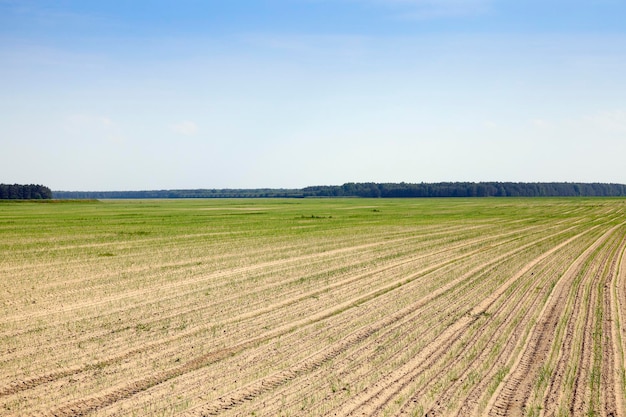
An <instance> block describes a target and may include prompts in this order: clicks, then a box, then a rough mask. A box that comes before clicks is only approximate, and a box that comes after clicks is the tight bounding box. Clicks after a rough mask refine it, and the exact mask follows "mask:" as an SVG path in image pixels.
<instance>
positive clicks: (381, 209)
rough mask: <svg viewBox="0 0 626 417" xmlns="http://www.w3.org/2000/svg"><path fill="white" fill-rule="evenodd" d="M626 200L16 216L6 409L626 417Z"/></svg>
mask: <svg viewBox="0 0 626 417" xmlns="http://www.w3.org/2000/svg"><path fill="white" fill-rule="evenodd" d="M625 252H626V201H625V200H624V199H601V198H590V199H583V198H578V199H565V198H559V199H548V198H546V199H530V198H527V199H513V198H489V199H291V200H290V199H255V200H241V199H240V200H228V199H213V200H202V199H193V200H132V201H131V200H127V201H125V200H116V201H102V202H97V201H87V202H80V201H72V202H67V203H64V204H36V203H10V202H7V203H2V204H0V317H2V320H0V415H2V416H25V415H38V416H74V415H90V416H91V415H92V416H172V415H179V416H204V415H224V416H236V415H237V416H246V415H248V416H324V415H327V416H357V415H358V416H362V415H377V416H423V415H429V416H432V415H444V416H485V415H489V416H625V415H626V411H625V410H626V401H625V400H626V372H625V360H626V357H625V352H626V259H625V258H624V253H625Z"/></svg>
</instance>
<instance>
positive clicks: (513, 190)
mask: <svg viewBox="0 0 626 417" xmlns="http://www.w3.org/2000/svg"><path fill="white" fill-rule="evenodd" d="M53 196H54V198H58V199H119V198H305V197H373V198H378V197H383V198H409V197H624V196H626V185H624V184H604V183H560V182H537V183H525V182H478V183H474V182H439V183H419V184H410V183H404V182H402V183H373V182H367V183H353V182H351V183H346V184H343V185H321V186H312V187H305V188H301V189H283V188H255V189H194V190H156V191H54V192H53Z"/></svg>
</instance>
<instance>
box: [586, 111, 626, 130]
mask: <svg viewBox="0 0 626 417" xmlns="http://www.w3.org/2000/svg"><path fill="white" fill-rule="evenodd" d="M584 120H585V121H586V122H588V123H591V124H592V125H593V126H594V127H596V128H598V129H601V130H604V131H609V132H621V133H624V132H626V110H623V109H618V110H608V111H601V112H598V113H596V114H593V115H591V116H587V117H585V119H584Z"/></svg>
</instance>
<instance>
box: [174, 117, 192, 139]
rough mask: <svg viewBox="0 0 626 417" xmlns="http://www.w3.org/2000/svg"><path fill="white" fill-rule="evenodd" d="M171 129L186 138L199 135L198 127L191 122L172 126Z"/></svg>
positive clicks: (186, 121)
mask: <svg viewBox="0 0 626 417" xmlns="http://www.w3.org/2000/svg"><path fill="white" fill-rule="evenodd" d="M171 128H172V130H173V131H174V132H176V133H178V134H181V135H185V136H193V135H195V134H196V133H198V125H196V124H195V123H194V122H191V121H189V120H184V121H182V122H180V123H177V124H175V125H172V126H171Z"/></svg>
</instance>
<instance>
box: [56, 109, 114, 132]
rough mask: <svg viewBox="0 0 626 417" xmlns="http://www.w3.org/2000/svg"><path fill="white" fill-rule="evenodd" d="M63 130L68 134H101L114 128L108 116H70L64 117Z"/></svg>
mask: <svg viewBox="0 0 626 417" xmlns="http://www.w3.org/2000/svg"><path fill="white" fill-rule="evenodd" d="M63 125H64V128H65V130H66V131H67V132H69V133H79V134H83V133H91V132H103V131H107V130H110V129H111V128H113V127H114V123H113V121H112V120H111V118H110V117H108V116H97V115H91V114H82V113H77V114H71V115H69V116H67V117H66V119H65V121H64V123H63Z"/></svg>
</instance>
